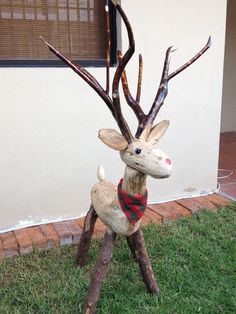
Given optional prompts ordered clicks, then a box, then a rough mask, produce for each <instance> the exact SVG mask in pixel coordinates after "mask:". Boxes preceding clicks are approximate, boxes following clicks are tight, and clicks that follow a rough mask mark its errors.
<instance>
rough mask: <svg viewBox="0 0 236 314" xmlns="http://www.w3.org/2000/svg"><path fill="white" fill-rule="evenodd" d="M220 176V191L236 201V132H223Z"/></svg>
mask: <svg viewBox="0 0 236 314" xmlns="http://www.w3.org/2000/svg"><path fill="white" fill-rule="evenodd" d="M218 177H219V178H218V181H219V184H220V191H219V193H220V194H221V195H223V196H226V197H228V198H230V199H232V200H235V201H236V132H226V133H222V134H221V137H220V156H219V174H218Z"/></svg>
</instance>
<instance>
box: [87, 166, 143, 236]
mask: <svg viewBox="0 0 236 314" xmlns="http://www.w3.org/2000/svg"><path fill="white" fill-rule="evenodd" d="M131 173H132V174H131ZM134 178H136V180H135V181H134ZM100 179H101V177H100ZM130 180H131V181H132V184H131V185H130V184H129V181H130ZM145 181H146V175H143V174H141V173H139V172H138V171H136V170H133V169H132V168H130V167H128V166H127V167H126V170H125V175H124V180H123V184H122V188H123V189H124V190H125V191H126V193H127V194H130V195H135V194H136V193H137V194H144V192H145V189H146V184H145ZM134 182H136V183H134ZM134 185H135V186H134ZM135 191H137V192H136V193H135ZM91 200H92V204H93V207H94V209H95V211H96V213H97V215H98V217H99V218H101V220H102V221H103V222H104V223H105V224H106V225H107V226H108V227H110V228H111V229H112V230H113V231H114V232H115V233H117V234H120V235H123V236H129V235H131V234H133V233H134V232H135V231H136V230H137V229H138V228H139V226H140V223H141V220H139V221H137V222H136V223H135V224H132V223H131V222H130V221H129V220H128V218H127V217H126V215H125V214H124V212H123V210H122V209H121V207H120V204H119V200H118V196H117V187H116V186H115V185H114V184H113V183H111V182H109V181H107V180H106V178H102V180H101V181H99V182H98V183H97V184H95V185H94V187H93V188H92V191H91Z"/></svg>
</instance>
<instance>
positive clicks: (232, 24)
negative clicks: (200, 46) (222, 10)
mask: <svg viewBox="0 0 236 314" xmlns="http://www.w3.org/2000/svg"><path fill="white" fill-rule="evenodd" d="M227 7H228V8H227V24H226V25H227V26H226V42H225V63H224V84H223V98H222V117H221V131H222V132H227V131H236V89H235V83H236V1H235V0H228V6H227Z"/></svg>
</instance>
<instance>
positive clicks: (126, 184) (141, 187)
mask: <svg viewBox="0 0 236 314" xmlns="http://www.w3.org/2000/svg"><path fill="white" fill-rule="evenodd" d="M146 179H147V175H146V174H143V173H141V172H139V171H137V170H135V169H133V168H131V167H129V166H126V168H125V174H124V179H123V184H122V189H123V190H125V192H126V193H127V194H129V195H133V196H134V195H135V194H144V193H145V191H146Z"/></svg>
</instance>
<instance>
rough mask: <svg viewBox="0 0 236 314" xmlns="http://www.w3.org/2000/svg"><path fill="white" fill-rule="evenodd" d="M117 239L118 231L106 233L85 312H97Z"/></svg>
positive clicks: (92, 278) (93, 273)
mask: <svg viewBox="0 0 236 314" xmlns="http://www.w3.org/2000/svg"><path fill="white" fill-rule="evenodd" d="M115 240H116V233H115V232H114V231H112V230H111V229H108V230H107V231H106V233H105V236H104V239H103V243H102V247H101V250H100V254H99V257H98V259H97V262H96V264H95V267H94V270H93V272H92V276H91V281H90V284H89V291H88V295H87V301H86V303H85V305H84V311H83V313H84V314H93V313H95V310H96V305H97V302H98V299H99V297H100V292H101V286H102V282H103V279H104V278H105V276H106V273H107V270H108V266H109V264H110V262H111V259H112V251H113V248H114V245H115Z"/></svg>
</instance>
